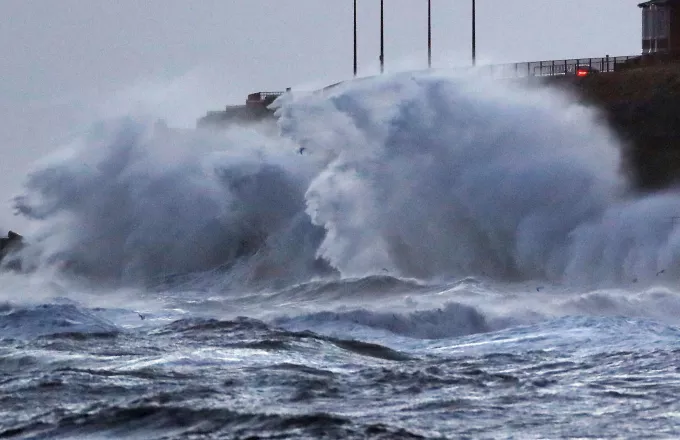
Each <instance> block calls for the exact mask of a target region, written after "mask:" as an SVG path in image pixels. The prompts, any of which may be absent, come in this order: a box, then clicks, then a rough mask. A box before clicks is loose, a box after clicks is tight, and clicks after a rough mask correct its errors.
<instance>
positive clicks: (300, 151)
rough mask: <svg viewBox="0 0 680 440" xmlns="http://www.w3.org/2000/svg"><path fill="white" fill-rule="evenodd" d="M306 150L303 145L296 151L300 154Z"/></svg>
mask: <svg viewBox="0 0 680 440" xmlns="http://www.w3.org/2000/svg"><path fill="white" fill-rule="evenodd" d="M306 150H307V148H305V147H300V149H299V150H298V153H300V154H302V153H304V152H305V151H306Z"/></svg>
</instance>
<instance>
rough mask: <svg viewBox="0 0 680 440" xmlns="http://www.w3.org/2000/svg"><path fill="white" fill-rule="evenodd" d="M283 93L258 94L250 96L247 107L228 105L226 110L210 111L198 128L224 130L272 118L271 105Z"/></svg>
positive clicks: (198, 123) (200, 121)
mask: <svg viewBox="0 0 680 440" xmlns="http://www.w3.org/2000/svg"><path fill="white" fill-rule="evenodd" d="M282 94H283V92H256V93H251V94H250V95H248V98H247V99H246V103H245V105H228V106H227V107H226V108H225V109H224V110H219V111H210V112H208V114H207V115H205V116H204V117H202V118H201V119H199V120H198V122H197V126H198V127H214V128H222V127H224V126H227V125H230V124H241V125H244V124H250V123H254V122H260V121H263V120H266V119H270V118H272V116H273V115H274V112H273V110H271V109H270V108H269V105H270V104H271V103H273V102H274V101H275V100H276V98H278V97H279V96H281V95H282Z"/></svg>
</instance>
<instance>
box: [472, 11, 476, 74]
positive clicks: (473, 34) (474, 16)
mask: <svg viewBox="0 0 680 440" xmlns="http://www.w3.org/2000/svg"><path fill="white" fill-rule="evenodd" d="M472 65H473V66H475V65H477V9H476V5H475V0H472Z"/></svg>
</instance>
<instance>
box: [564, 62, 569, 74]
mask: <svg viewBox="0 0 680 440" xmlns="http://www.w3.org/2000/svg"><path fill="white" fill-rule="evenodd" d="M568 66H569V62H568V61H567V60H564V74H565V75H566V74H567V73H569V72H567V68H568Z"/></svg>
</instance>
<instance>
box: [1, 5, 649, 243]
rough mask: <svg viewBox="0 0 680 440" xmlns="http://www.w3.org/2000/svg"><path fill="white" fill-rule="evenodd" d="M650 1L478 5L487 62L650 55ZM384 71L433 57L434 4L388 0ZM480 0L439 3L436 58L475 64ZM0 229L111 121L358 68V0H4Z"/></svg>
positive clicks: (365, 24) (368, 48)
mask: <svg viewBox="0 0 680 440" xmlns="http://www.w3.org/2000/svg"><path fill="white" fill-rule="evenodd" d="M358 2H359V67H360V72H361V73H362V74H371V73H375V72H376V71H377V69H378V65H379V64H378V52H379V25H378V23H379V21H378V19H379V4H380V2H379V0H359V1H358ZM638 2H639V0H477V32H478V38H477V43H478V59H479V60H480V61H481V62H488V63H499V62H509V61H531V60H542V59H545V60H548V59H562V58H573V57H591V56H592V57H600V56H604V55H606V54H610V55H633V54H638V53H639V52H640V22H641V19H640V11H639V9H638V8H637V7H636V5H637V3H638ZM385 3H386V12H385V14H386V31H385V34H386V35H385V38H386V50H385V53H386V54H385V58H386V60H385V61H386V67H387V69H388V70H390V69H393V70H394V69H403V68H407V67H411V68H422V67H425V66H426V61H427V50H426V48H427V46H426V42H427V40H426V36H427V10H426V5H427V1H426V0H385ZM470 4H471V0H432V7H433V16H434V18H433V58H434V65H435V67H448V66H453V65H465V64H469V62H470V33H471V30H470V10H471V7H470ZM0 6H1V8H0V12H1V13H0V41H2V44H1V45H0V72H2V81H0V97H1V100H0V152H1V153H2V160H0V234H2V233H4V231H3V229H7V228H14V229H19V230H20V229H21V224H22V220H20V219H18V218H16V217H13V216H12V215H11V207H10V203H9V200H10V199H11V197H12V196H14V195H15V194H16V193H17V191H19V189H20V187H21V183H22V181H23V178H24V176H25V174H26V171H27V170H28V169H29V168H30V164H31V163H32V162H33V161H35V160H37V159H40V158H41V157H43V156H44V155H45V154H47V153H49V152H51V151H54V149H55V148H57V147H58V146H59V145H60V144H61V143H63V142H64V141H65V140H67V139H68V138H69V137H70V136H73V135H74V134H76V133H78V132H81V131H82V130H83V129H85V128H86V127H87V124H88V123H90V122H92V121H93V120H95V119H97V118H100V117H110V116H117V115H121V114H125V113H129V112H146V113H150V114H153V115H156V116H158V117H163V118H166V119H167V120H168V122H169V123H170V125H175V126H193V124H194V122H195V120H196V119H197V118H198V117H200V116H202V115H203V114H204V113H205V112H206V111H207V110H209V109H219V108H221V107H222V106H224V105H225V104H228V103H241V102H242V101H243V100H244V99H245V95H246V94H247V93H249V92H251V91H257V90H282V89H285V87H289V86H292V87H294V88H309V87H315V86H323V85H325V84H330V83H332V82H337V81H340V80H343V79H348V78H350V77H351V75H352V0H56V1H52V0H2V2H1V3H0Z"/></svg>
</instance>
